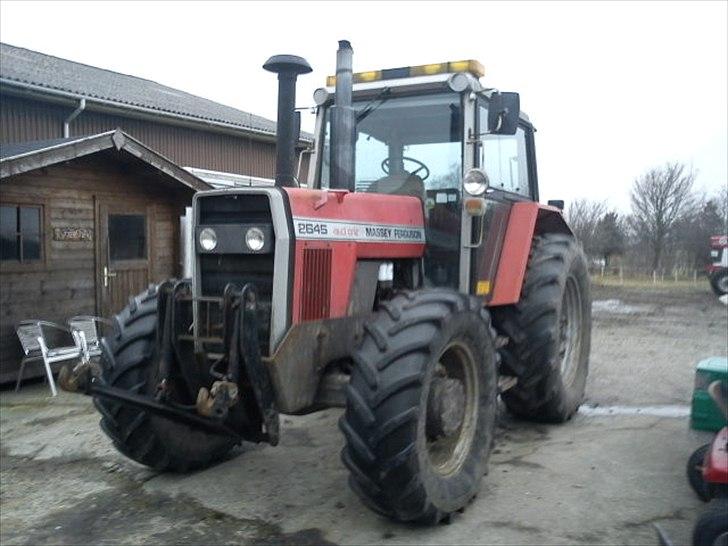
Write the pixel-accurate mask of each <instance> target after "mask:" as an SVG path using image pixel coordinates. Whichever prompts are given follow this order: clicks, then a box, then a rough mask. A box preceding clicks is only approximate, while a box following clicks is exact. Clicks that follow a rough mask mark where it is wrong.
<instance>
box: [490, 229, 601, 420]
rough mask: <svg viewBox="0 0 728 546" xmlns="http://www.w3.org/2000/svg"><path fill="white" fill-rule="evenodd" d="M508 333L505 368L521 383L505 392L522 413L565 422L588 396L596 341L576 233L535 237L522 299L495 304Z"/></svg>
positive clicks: (498, 321)
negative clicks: (591, 363)
mask: <svg viewBox="0 0 728 546" xmlns="http://www.w3.org/2000/svg"><path fill="white" fill-rule="evenodd" d="M492 314H493V322H494V325H495V327H496V329H497V330H498V331H499V332H501V333H503V334H504V335H506V336H508V338H509V342H508V344H507V345H505V346H504V347H503V348H502V349H501V356H502V359H503V367H502V369H503V371H504V373H506V374H508V375H514V376H516V377H518V383H517V384H516V385H515V386H514V387H513V388H511V389H510V390H508V391H507V392H505V393H504V394H503V400H504V401H505V403H506V406H507V407H508V409H509V410H510V411H511V412H512V413H514V414H515V415H517V416H519V417H524V418H528V419H533V420H537V421H546V422H563V421H566V420H567V419H569V418H570V417H571V416H572V415H573V414H574V413H575V412H576V410H577V409H578V408H579V405H580V404H581V402H582V399H583V397H584V388H585V386H586V377H587V372H588V367H589V348H590V342H591V299H590V297H589V276H588V272H587V267H586V259H585V258H584V252H583V250H582V249H581V247H580V246H579V245H578V243H577V242H576V241H575V240H574V238H573V237H571V236H569V235H562V234H556V233H549V234H545V235H541V236H537V237H535V238H534V241H533V246H532V249H531V256H530V258H529V261H528V268H527V271H526V277H525V280H524V282H523V288H522V292H521V301H519V302H518V303H517V304H515V305H510V306H504V307H495V308H493V309H492Z"/></svg>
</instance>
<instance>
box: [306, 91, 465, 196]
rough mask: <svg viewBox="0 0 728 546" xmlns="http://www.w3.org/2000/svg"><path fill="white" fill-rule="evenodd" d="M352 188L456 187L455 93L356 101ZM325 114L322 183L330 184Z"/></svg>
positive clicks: (458, 129) (458, 125)
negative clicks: (356, 119)
mask: <svg viewBox="0 0 728 546" xmlns="http://www.w3.org/2000/svg"><path fill="white" fill-rule="evenodd" d="M353 107H354V109H355V111H356V115H357V118H358V121H357V124H356V129H357V130H356V148H355V172H354V177H355V187H356V191H363V192H366V191H370V192H372V191H375V192H379V193H411V192H410V191H406V190H405V191H403V190H402V189H401V187H402V185H403V184H405V185H408V186H410V187H415V186H417V185H419V184H421V185H424V189H425V190H426V191H427V192H431V191H435V190H451V191H453V192H456V193H459V188H460V179H461V170H462V145H461V142H462V116H461V112H460V96H459V95H457V94H454V93H448V94H438V95H426V96H411V97H392V96H391V95H389V94H387V93H384V94H383V95H382V96H380V98H375V99H372V98H369V99H366V100H360V101H355V102H354V104H353ZM329 118H330V116H329V113H328V111H327V112H326V114H325V119H324V123H325V137H324V145H323V150H322V151H323V153H322V161H321V170H320V180H321V186H320V187H321V188H328V187H329V169H330V153H331V152H330V146H329V137H330V119H329Z"/></svg>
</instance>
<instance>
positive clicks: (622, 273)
mask: <svg viewBox="0 0 728 546" xmlns="http://www.w3.org/2000/svg"><path fill="white" fill-rule="evenodd" d="M619 284H624V271H622V266H621V265H620V266H619Z"/></svg>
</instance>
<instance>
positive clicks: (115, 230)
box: [109, 214, 147, 262]
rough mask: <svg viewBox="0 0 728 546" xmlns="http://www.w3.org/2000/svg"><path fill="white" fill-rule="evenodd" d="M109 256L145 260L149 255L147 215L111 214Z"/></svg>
mask: <svg viewBox="0 0 728 546" xmlns="http://www.w3.org/2000/svg"><path fill="white" fill-rule="evenodd" d="M109 257H110V258H111V261H112V262H115V261H119V260H144V259H146V257H147V217H146V216H145V215H144V214H109Z"/></svg>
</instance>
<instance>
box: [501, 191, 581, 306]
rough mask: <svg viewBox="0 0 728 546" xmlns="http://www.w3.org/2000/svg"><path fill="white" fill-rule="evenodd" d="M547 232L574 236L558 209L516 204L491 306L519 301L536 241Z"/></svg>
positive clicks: (533, 204)
mask: <svg viewBox="0 0 728 546" xmlns="http://www.w3.org/2000/svg"><path fill="white" fill-rule="evenodd" d="M544 233H564V234H566V235H573V232H572V231H571V228H569V226H568V225H567V224H566V221H565V220H564V217H563V215H562V214H561V211H560V210H559V209H557V208H556V207H551V206H548V205H542V204H540V203H534V202H530V201H529V202H522V203H515V204H514V205H513V208H512V209H511V213H510V215H509V217H508V227H507V228H506V234H505V237H504V239H503V250H502V251H501V256H500V261H499V262H498V271H497V273H496V277H495V283H494V287H493V297H492V298H491V300H490V302H489V303H488V305H490V306H496V305H511V304H514V303H517V302H518V300H519V299H520V298H521V287H522V286H523V279H524V277H525V275H526V266H527V265H528V257H529V255H530V253H531V244H532V242H533V238H534V236H536V235H541V234H544Z"/></svg>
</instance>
